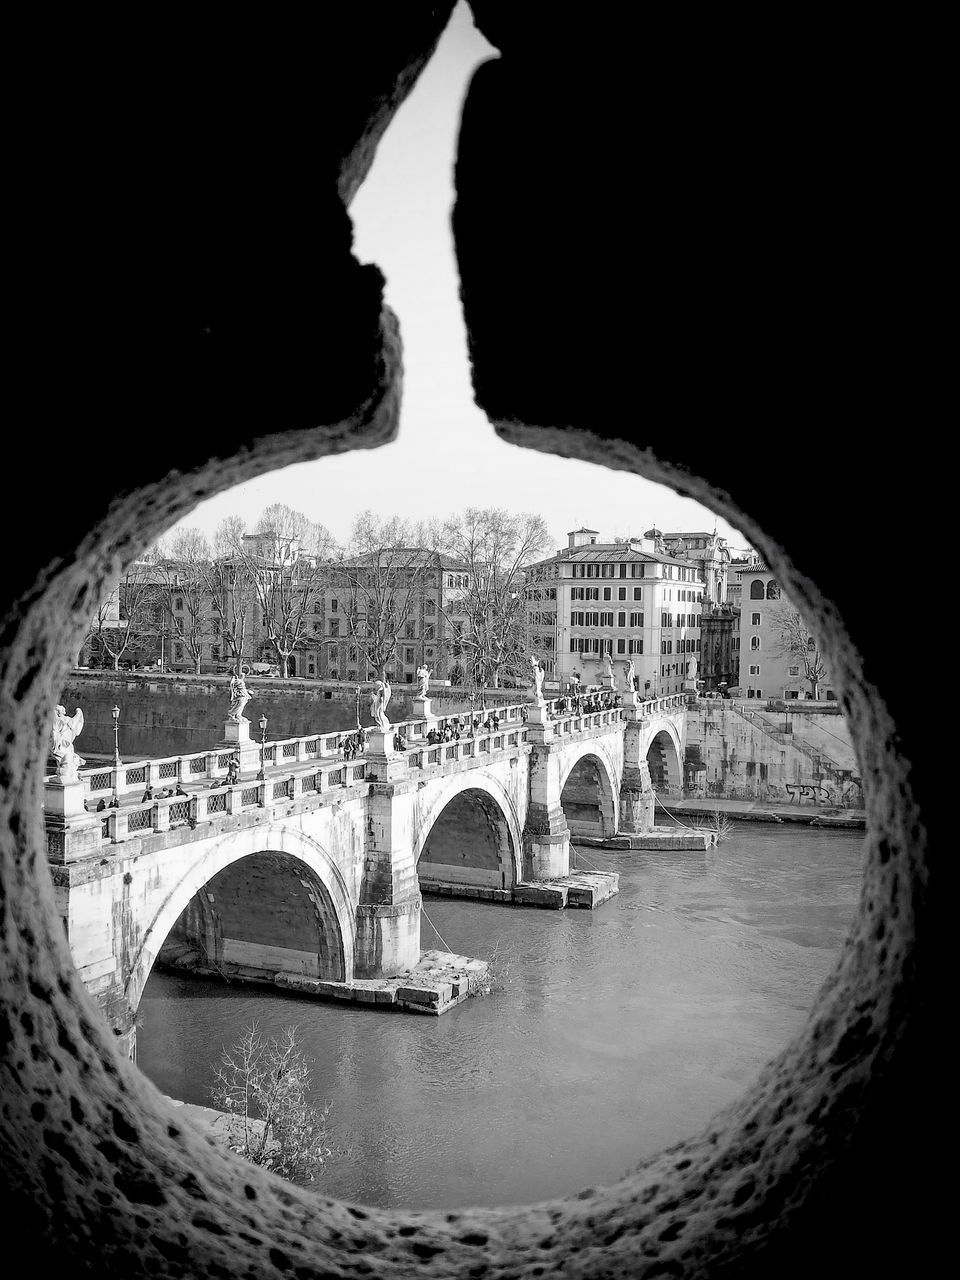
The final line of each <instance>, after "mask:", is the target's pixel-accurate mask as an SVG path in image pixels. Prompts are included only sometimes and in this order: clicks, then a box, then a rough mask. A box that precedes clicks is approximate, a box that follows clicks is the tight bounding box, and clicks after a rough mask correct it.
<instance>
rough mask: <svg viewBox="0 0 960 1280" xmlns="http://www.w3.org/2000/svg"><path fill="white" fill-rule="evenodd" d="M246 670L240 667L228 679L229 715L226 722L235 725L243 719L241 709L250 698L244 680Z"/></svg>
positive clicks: (250, 695)
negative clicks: (228, 721)
mask: <svg viewBox="0 0 960 1280" xmlns="http://www.w3.org/2000/svg"><path fill="white" fill-rule="evenodd" d="M245 673H246V668H245V667H243V666H241V668H240V670H239V671H237V672H235V673H234V675H232V676H231V677H230V713H229V715H228V716H227V719H228V720H232V721H233V722H234V723H235V724H239V723H240V722H241V721H242V720H243V719H244V715H243V708H244V707H245V706H246V705H247V703H248V702H249V701H250V698H251V697H252V694H251V693H250V691H249V689H248V688H247V682H246V681H245V680H244V678H243V677H244V675H245Z"/></svg>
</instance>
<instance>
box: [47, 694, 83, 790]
mask: <svg viewBox="0 0 960 1280" xmlns="http://www.w3.org/2000/svg"><path fill="white" fill-rule="evenodd" d="M82 728H83V712H82V711H81V710H80V708H79V707H77V709H76V711H74V713H73V715H72V716H68V715H67V712H66V709H65V708H64V707H61V706H58V707H57V709H56V711H55V713H54V721H53V728H52V729H51V731H50V754H51V755H52V756H53V757H54V758H55V759H56V762H57V777H58V778H59V779H60V781H61V782H79V781H80V779H79V778H78V776H77V770H78V769H79V768H80V766H81V765H84V764H86V763H87V762H86V760H84V759H83V757H82V756H78V755H77V753H76V751H74V749H73V740H74V738H75V737H76V736H77V734H78V733H79V732H80V731H81V729H82Z"/></svg>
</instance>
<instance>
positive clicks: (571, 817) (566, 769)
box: [560, 738, 623, 836]
mask: <svg viewBox="0 0 960 1280" xmlns="http://www.w3.org/2000/svg"><path fill="white" fill-rule="evenodd" d="M622 773H623V771H622V769H618V768H617V765H616V762H615V761H614V759H613V758H612V757H611V755H610V752H609V751H608V749H607V747H606V744H605V743H604V742H603V740H602V739H599V738H593V739H591V740H589V741H587V742H578V743H577V744H576V745H575V746H573V747H571V749H570V752H569V754H567V753H566V752H565V753H564V756H563V763H562V765H561V769H560V805H561V807H562V809H563V812H564V816H565V818H566V822H567V826H568V827H569V828H570V832H571V834H572V835H598V836H611V835H615V834H616V832H617V826H618V814H619V809H620V805H619V799H620V782H621V778H622Z"/></svg>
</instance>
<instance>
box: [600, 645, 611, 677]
mask: <svg viewBox="0 0 960 1280" xmlns="http://www.w3.org/2000/svg"><path fill="white" fill-rule="evenodd" d="M600 661H601V662H602V663H603V674H604V675H605V676H606V677H607V679H608V680H612V679H613V658H612V657H611V656H610V654H609V652H608V651H607V650H604V652H603V657H602V658H601V659H600Z"/></svg>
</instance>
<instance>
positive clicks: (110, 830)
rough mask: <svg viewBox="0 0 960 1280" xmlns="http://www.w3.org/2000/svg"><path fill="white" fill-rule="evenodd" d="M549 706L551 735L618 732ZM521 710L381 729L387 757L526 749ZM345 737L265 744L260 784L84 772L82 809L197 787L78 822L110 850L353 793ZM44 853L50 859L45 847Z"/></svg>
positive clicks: (647, 712) (668, 702) (593, 715)
mask: <svg viewBox="0 0 960 1280" xmlns="http://www.w3.org/2000/svg"><path fill="white" fill-rule="evenodd" d="M557 701H558V700H557V699H554V700H552V701H551V702H548V703H547V704H546V707H547V712H548V722H549V724H550V726H551V728H552V730H553V733H554V734H555V735H560V736H563V735H567V734H577V733H583V732H589V731H590V730H597V729H604V728H609V727H611V726H613V725H619V724H620V723H621V722H622V720H623V719H624V715H625V712H624V708H622V707H608V708H605V709H604V710H601V711H584V712H581V713H580V714H576V713H574V712H571V711H564V712H562V713H559V714H558V713H557V712H556V704H557ZM684 705H685V700H684V698H683V697H682V696H681V695H679V694H677V695H673V696H671V697H667V698H657V699H650V700H649V701H647V702H643V703H639V704H638V706H637V708H636V711H637V714H638V716H640V717H645V716H652V715H657V714H665V713H668V712H670V711H675V710H677V709H678V708H681V707H683V706H684ZM529 708H530V704H529V703H513V704H511V705H509V706H506V707H498V708H496V709H495V712H494V711H493V709H490V710H486V709H485V714H484V719H483V722H482V723H480V724H478V725H475V724H474V723H473V722H474V721H479V720H480V715H479V714H477V715H475V716H474V717H473V720H472V721H471V719H470V717H468V716H467V715H466V714H461V715H460V716H459V717H455V716H452V715H451V716H445V717H438V718H437V719H436V720H430V721H426V720H405V721H401V722H398V723H397V724H394V725H391V729H392V730H393V731H394V733H399V734H401V735H402V736H403V738H404V739H405V741H406V750H405V751H403V752H399V753H397V756H396V757H395V758H397V759H404V760H405V761H406V764H407V767H408V769H419V770H432V769H441V768H443V767H444V766H446V765H449V764H451V763H455V762H458V761H463V760H481V759H483V758H485V757H489V756H490V755H491V754H493V753H495V752H500V751H512V750H517V749H518V748H520V747H522V746H524V745H525V744H526V743H527V742H528V741H529V736H530V730H529V729H528V727H527V724H526V717H527V715H528V714H529ZM494 715H495V717H496V723H494V720H493V716H494ZM455 719H457V720H458V721H459V725H458V727H459V729H460V737H459V738H451V739H450V740H449V741H446V742H444V741H434V742H430V741H428V739H427V733H428V732H429V730H430V729H436V730H438V731H442V730H443V728H444V727H446V726H447V725H448V724H449V725H450V726H451V728H452V727H453V721H454V720H455ZM353 733H355V730H353V731H351V730H338V731H337V732H334V733H325V734H314V735H311V736H308V737H303V738H288V739H282V740H278V741H275V742H270V743H268V744H267V745H266V746H265V748H264V752H263V757H264V773H265V775H266V776H265V777H264V779H263V780H251V779H246V780H241V781H239V782H236V783H232V784H229V785H228V784H226V783H225V782H220V779H222V778H223V777H224V775H225V774H226V772H227V767H228V765H229V763H230V761H231V759H232V758H233V755H234V752H233V750H231V749H228V748H223V749H218V750H214V751H206V752H204V751H201V752H193V753H192V754H189V755H183V756H170V757H167V758H165V759H160V760H138V761H133V762H129V763H126V764H121V765H118V766H111V767H109V768H106V769H103V768H100V769H84V770H82V771H81V774H80V778H81V781H82V782H83V787H84V796H85V798H86V800H87V801H97V800H106V799H107V798H108V797H112V795H113V792H114V788H115V789H116V792H117V794H118V796H130V795H131V794H136V792H138V791H142V789H145V788H146V787H147V786H151V787H152V788H154V789H155V790H166V789H168V788H170V789H172V788H173V787H175V786H176V785H178V784H184V783H193V784H194V786H195V787H196V786H197V784H201V785H200V789H195V790H193V791H191V792H190V793H188V794H176V793H174V794H172V795H169V796H156V797H154V798H153V799H152V800H148V801H144V802H143V803H141V804H132V805H131V804H127V805H125V806H124V807H123V808H119V809H111V808H106V809H100V810H97V809H95V806H94V805H91V806H90V807H89V808H88V809H87V811H86V813H85V814H84V815H83V817H84V819H85V820H89V818H90V817H91V816H92V815H93V814H94V813H96V814H97V816H99V819H100V841H101V842H103V843H110V844H118V843H122V842H123V841H126V840H131V839H137V838H138V837H140V836H143V835H148V834H153V833H156V832H164V831H170V830H173V829H175V828H177V827H190V828H192V827H196V826H198V825H199V824H202V823H205V822H208V821H210V820H212V819H215V818H217V817H218V816H220V815H230V814H237V813H242V812H244V811H245V810H253V809H259V808H264V807H265V806H266V805H269V804H274V803H277V802H279V801H284V800H288V801H295V800H298V799H300V798H301V797H303V796H323V795H325V794H327V793H329V792H331V791H333V790H337V791H341V790H342V789H344V788H350V787H355V786H358V785H360V784H363V783H366V782H367V779H368V760H367V758H366V757H365V756H364V755H363V754H362V753H361V754H360V755H359V756H358V757H356V758H351V759H344V758H343V755H342V752H343V745H344V743H345V741H346V740H347V738H349V737H351V736H352V734H353ZM218 783H219V785H218ZM69 825H70V824H68V826H69ZM48 839H49V840H51V841H53V842H54V843H56V841H58V840H60V841H62V840H63V833H62V831H58V830H51V831H50V832H49V833H48ZM50 851H51V853H55V852H56V851H55V850H54V849H53V848H51V850H50Z"/></svg>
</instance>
